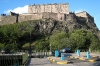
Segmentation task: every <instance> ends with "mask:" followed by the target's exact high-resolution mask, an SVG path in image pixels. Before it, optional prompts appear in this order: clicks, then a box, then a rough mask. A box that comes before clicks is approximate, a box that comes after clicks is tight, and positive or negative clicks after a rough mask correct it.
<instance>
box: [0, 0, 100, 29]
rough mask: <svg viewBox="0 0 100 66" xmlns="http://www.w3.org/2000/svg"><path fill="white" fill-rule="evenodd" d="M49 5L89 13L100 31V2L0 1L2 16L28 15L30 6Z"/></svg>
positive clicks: (90, 0) (89, 0)
mask: <svg viewBox="0 0 100 66" xmlns="http://www.w3.org/2000/svg"><path fill="white" fill-rule="evenodd" d="M47 3H50V4H52V3H69V9H70V12H73V11H75V12H80V11H87V12H88V13H89V14H90V15H91V16H93V17H94V19H95V23H96V25H97V27H98V28H99V30H100V0H0V14H2V13H6V14H8V13H9V11H14V12H16V13H27V12H28V11H27V6H28V5H30V4H47Z"/></svg>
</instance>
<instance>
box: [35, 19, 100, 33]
mask: <svg viewBox="0 0 100 66" xmlns="http://www.w3.org/2000/svg"><path fill="white" fill-rule="evenodd" d="M34 27H35V30H36V31H38V32H40V33H48V34H52V33H54V32H57V31H65V32H68V31H70V30H73V29H86V30H91V31H93V32H95V33H98V32H99V30H98V28H97V27H96V24H95V23H93V22H92V23H91V22H87V20H79V19H76V20H74V21H73V20H70V21H57V20H54V19H50V18H49V19H42V20H39V21H37V22H35V26H34Z"/></svg>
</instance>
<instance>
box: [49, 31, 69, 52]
mask: <svg viewBox="0 0 100 66" xmlns="http://www.w3.org/2000/svg"><path fill="white" fill-rule="evenodd" d="M67 38H68V34H67V33H66V32H61V33H57V34H54V35H52V36H51V37H50V44H51V47H52V48H51V49H52V50H56V49H61V48H64V47H67V44H66V40H67Z"/></svg>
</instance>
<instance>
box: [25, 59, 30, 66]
mask: <svg viewBox="0 0 100 66" xmlns="http://www.w3.org/2000/svg"><path fill="white" fill-rule="evenodd" d="M30 62H31V58H29V60H28V62H27V63H26V65H25V66H29V64H30Z"/></svg>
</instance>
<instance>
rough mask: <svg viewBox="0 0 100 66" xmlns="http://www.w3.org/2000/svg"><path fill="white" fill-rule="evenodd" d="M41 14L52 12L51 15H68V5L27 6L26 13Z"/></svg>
mask: <svg viewBox="0 0 100 66" xmlns="http://www.w3.org/2000/svg"><path fill="white" fill-rule="evenodd" d="M43 12H53V13H65V14H69V7H68V3H64V4H41V5H35V4H34V5H29V6H28V13H43Z"/></svg>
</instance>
